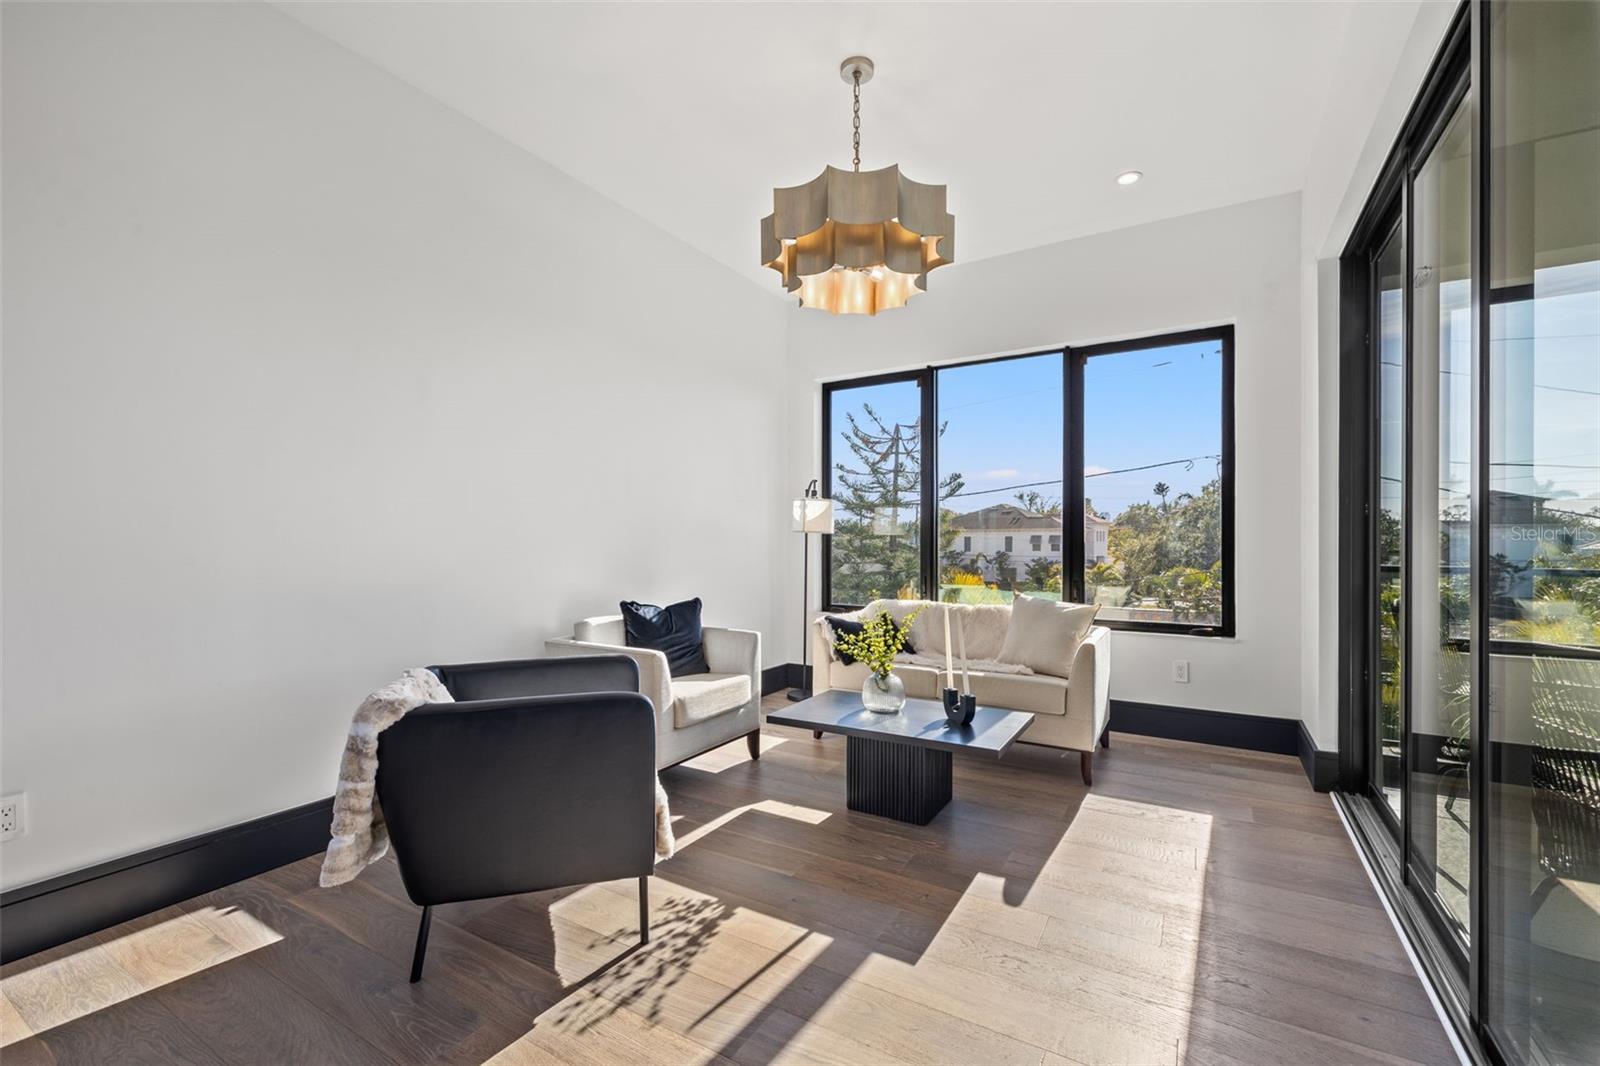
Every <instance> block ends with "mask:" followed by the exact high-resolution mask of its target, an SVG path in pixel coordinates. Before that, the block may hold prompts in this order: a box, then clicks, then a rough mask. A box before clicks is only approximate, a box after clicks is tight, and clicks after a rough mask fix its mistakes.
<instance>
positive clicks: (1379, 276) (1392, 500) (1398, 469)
mask: <svg viewBox="0 0 1600 1066" xmlns="http://www.w3.org/2000/svg"><path fill="white" fill-rule="evenodd" d="M1405 263H1406V249H1405V226H1404V224H1403V223H1402V221H1400V220H1399V219H1396V221H1395V222H1394V224H1393V225H1392V226H1391V227H1390V229H1389V236H1388V237H1387V238H1386V239H1385V240H1384V242H1383V243H1382V244H1381V245H1380V246H1379V248H1378V254H1377V256H1376V257H1375V258H1374V260H1373V270H1372V277H1373V282H1374V289H1375V292H1374V294H1373V303H1374V308H1375V311H1374V314H1375V317H1376V319H1377V323H1378V339H1377V344H1376V346H1375V350H1374V356H1375V358H1376V362H1377V367H1376V371H1375V375H1374V376H1375V378H1376V381H1377V392H1378V402H1377V408H1378V410H1377V415H1378V426H1377V442H1376V443H1377V457H1378V461H1377V485H1376V486H1375V489H1376V491H1375V493H1374V494H1375V495H1376V497H1377V503H1378V506H1377V507H1376V509H1374V511H1373V512H1372V513H1373V515H1374V518H1375V523H1374V528H1373V530H1372V540H1373V545H1374V548H1375V558H1376V562H1377V573H1376V574H1375V575H1374V576H1375V578H1376V584H1375V588H1374V596H1373V599H1372V605H1371V609H1372V610H1373V611H1374V612H1375V614H1376V617H1375V619H1374V623H1373V626H1372V630H1373V632H1374V633H1376V634H1377V649H1376V651H1377V661H1378V662H1377V665H1378V669H1377V676H1376V684H1375V688H1374V691H1373V693H1372V696H1373V699H1374V702H1375V712H1376V713H1375V714H1374V716H1373V719H1372V724H1373V726H1374V728H1373V730H1372V732H1371V752H1372V761H1371V764H1370V765H1371V767H1372V780H1371V784H1372V788H1373V791H1374V792H1375V794H1376V795H1378V796H1379V797H1380V798H1381V800H1382V803H1381V806H1380V810H1381V811H1382V812H1383V813H1384V814H1385V816H1386V819H1387V821H1388V823H1389V827H1390V829H1391V830H1392V831H1393V832H1394V833H1395V835H1396V836H1398V835H1399V832H1400V805H1401V795H1400V753H1401V750H1402V748H1401V725H1402V719H1403V717H1404V714H1405V682H1406V673H1405V640H1404V633H1405V627H1404V625H1403V617H1402V612H1403V611H1404V608H1405V604H1404V600H1403V597H1402V592H1403V590H1404V588H1405V542H1406V537H1405V516H1406V410H1407V404H1406V378H1407V373H1406V336H1405V333H1406V330H1405V321H1406V314H1405V301H1406V285H1405Z"/></svg>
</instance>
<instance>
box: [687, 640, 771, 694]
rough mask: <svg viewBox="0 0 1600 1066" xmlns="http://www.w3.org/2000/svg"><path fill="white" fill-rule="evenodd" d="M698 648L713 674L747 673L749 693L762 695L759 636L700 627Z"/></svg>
mask: <svg viewBox="0 0 1600 1066" xmlns="http://www.w3.org/2000/svg"><path fill="white" fill-rule="evenodd" d="M700 638H701V647H702V648H703V649H704V651H705V653H706V666H708V667H709V668H710V669H711V672H712V673H714V674H749V675H750V690H751V692H753V693H754V694H755V695H756V696H757V697H759V696H760V695H761V634H760V633H757V632H756V631H755V630H753V629H723V628H721V627H720V626H702V627H701V629H700Z"/></svg>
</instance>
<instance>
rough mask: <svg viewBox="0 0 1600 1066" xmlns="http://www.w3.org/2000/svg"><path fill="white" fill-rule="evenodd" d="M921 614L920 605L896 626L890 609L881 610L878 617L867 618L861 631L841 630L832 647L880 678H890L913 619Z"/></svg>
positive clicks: (904, 644)
mask: <svg viewBox="0 0 1600 1066" xmlns="http://www.w3.org/2000/svg"><path fill="white" fill-rule="evenodd" d="M921 613H922V608H921V607H918V608H917V609H916V610H914V611H912V612H911V613H910V614H908V615H906V617H905V621H903V622H901V623H900V624H899V625H896V624H895V621H894V616H893V615H891V614H890V613H889V612H888V611H879V612H878V615H877V617H876V618H870V619H868V620H867V622H866V623H865V624H864V626H863V627H862V630H861V632H859V633H840V634H839V636H838V638H837V639H835V640H834V642H833V646H834V648H836V649H837V650H838V651H841V652H843V653H844V654H846V655H848V656H850V657H851V658H852V659H854V660H855V661H856V662H858V663H862V664H864V665H865V666H866V668H867V669H868V670H871V671H872V672H873V673H874V674H876V675H878V677H880V678H884V677H888V676H889V671H890V669H891V668H893V666H894V657H895V656H896V655H899V654H900V650H901V649H902V648H904V647H905V646H906V639H907V638H908V637H910V636H911V622H912V620H913V619H915V618H916V617H917V615H919V614H921Z"/></svg>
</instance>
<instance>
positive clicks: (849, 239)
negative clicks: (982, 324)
mask: <svg viewBox="0 0 1600 1066" xmlns="http://www.w3.org/2000/svg"><path fill="white" fill-rule="evenodd" d="M872 71H873V67H872V60H870V59H867V58H866V57H865V56H852V57H851V58H849V59H846V60H845V61H844V62H843V63H842V64H840V66H839V76H840V77H841V78H843V79H844V80H845V81H846V82H847V83H849V84H850V86H851V92H852V97H853V102H854V106H853V110H852V115H851V123H850V125H851V130H852V133H851V144H852V147H853V148H854V150H855V155H854V159H853V160H852V163H851V168H850V169H849V170H840V169H838V168H837V167H832V166H830V167H826V168H824V170H823V171H822V173H821V174H819V175H818V176H817V177H816V178H814V179H812V180H811V181H808V182H806V183H805V184H804V185H796V186H793V187H792V188H787V189H773V190H772V214H770V215H768V216H767V217H766V218H764V219H762V220H761V261H762V265H764V266H769V267H771V268H772V269H773V270H776V271H777V272H778V273H779V274H780V275H781V276H782V277H783V287H784V288H785V289H787V290H788V291H790V292H798V293H799V294H800V306H801V307H815V308H819V309H821V310H824V311H830V312H832V313H833V314H836V315H875V314H877V313H878V312H879V311H886V310H888V309H889V308H891V307H902V306H904V305H905V302H906V301H907V300H909V299H911V297H912V296H915V295H916V294H917V293H919V292H925V291H926V290H927V288H928V272H929V271H930V270H933V269H934V268H936V267H941V266H944V265H945V264H946V263H951V262H954V261H955V243H956V237H955V227H956V220H955V217H954V216H953V215H951V214H950V213H949V212H947V211H946V210H945V209H944V207H945V204H944V200H945V187H944V186H943V185H924V184H922V183H921V182H916V181H912V180H911V179H910V178H907V177H905V176H903V175H902V174H901V173H900V168H899V167H898V166H888V167H884V168H883V169H882V170H868V171H864V172H863V171H862V169H861V87H862V86H863V85H865V84H866V83H867V82H869V81H871V80H872Z"/></svg>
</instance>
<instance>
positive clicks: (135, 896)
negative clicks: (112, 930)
mask: <svg viewBox="0 0 1600 1066" xmlns="http://www.w3.org/2000/svg"><path fill="white" fill-rule="evenodd" d="M332 820H333V797H332V796H330V797H328V798H327V799H325V800H317V801H316V802H315V803H307V804H305V805H303V806H300V807H295V808H293V809H291V810H287V811H279V812H278V813H277V814H269V815H267V816H266V817H264V818H257V819H255V820H253V821H249V822H244V823H241V824H239V825H233V826H229V827H227V828H226V829H218V830H215V831H213V832H210V833H204V834H201V835H200V836H197V837H190V838H189V839H188V840H180V841H177V842H176V843H173V844H165V845H162V846H161V847H159V848H151V849H150V850H149V851H141V852H139V853H138V854H136V855H127V856H124V857H123V858H120V859H112V860H111V861H110V862H103V863H100V864H99V865H98V866H90V867H88V868H87V869H83V870H76V871H74V872H72V873H68V874H62V875H61V876H59V877H52V878H49V879H47V880H44V881H35V882H34V883H33V884H31V885H22V886H21V887H18V888H13V889H11V890H10V891H8V892H5V893H0V962H11V961H12V960H14V959H20V958H24V957H26V956H28V955H32V954H34V953H35V952H39V951H43V950H45V949H46V948H52V947H55V946H56V945H57V944H65V943H66V942H67V941H69V940H76V939H77V938H78V937H80V936H86V935H88V934H89V933H94V932H98V931H100V930H101V929H105V928H107V927H109V926H113V925H116V924H117V923H118V922H125V921H127V920H128V919H130V918H137V917H139V916H140V915H142V914H149V913H150V912H151V911H156V910H160V909H161V908H162V907H169V906H171V905H172V904H174V903H181V902H183V901H184V900H186V899H191V898H193V897H195V896H198V895H200V894H201V893H203V892H210V891H212V890H213V889H218V888H221V887H222V886H224V885H231V884H233V883H234V882H235V881H242V880H244V879H245V878H247V877H254V876H255V875H256V874H259V873H264V872H266V871H267V870H272V869H275V868H277V867H279V866H282V865H284V864H285V863H290V862H294V861H295V860H296V859H303V858H305V857H306V856H307V855H315V854H316V853H317V852H319V851H322V850H323V849H324V848H326V847H327V846H328V826H329V824H330V823H331V822H332Z"/></svg>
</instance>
